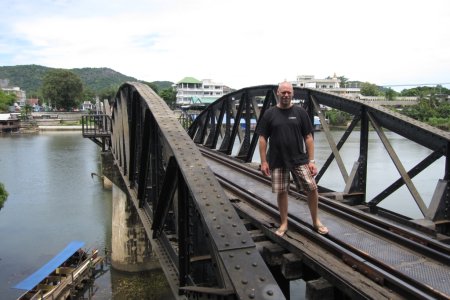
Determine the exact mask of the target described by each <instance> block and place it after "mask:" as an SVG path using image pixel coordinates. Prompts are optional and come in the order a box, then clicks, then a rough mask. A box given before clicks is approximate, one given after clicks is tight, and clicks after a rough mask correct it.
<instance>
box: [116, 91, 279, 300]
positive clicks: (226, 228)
mask: <svg viewBox="0 0 450 300" xmlns="http://www.w3.org/2000/svg"><path fill="white" fill-rule="evenodd" d="M111 120H112V135H111V152H112V154H113V156H114V158H115V161H116V163H117V166H118V168H119V169H120V173H121V174H122V177H123V180H124V181H125V185H126V187H127V190H128V191H127V192H128V194H129V196H130V198H131V199H132V200H133V201H134V203H135V205H136V207H137V209H138V213H139V215H140V217H141V219H142V220H143V222H144V227H146V230H147V234H148V235H149V236H153V238H154V239H152V243H154V246H155V248H157V249H172V250H168V251H166V252H165V253H160V254H161V256H163V259H164V260H168V261H170V263H169V264H170V265H171V266H172V269H171V270H170V271H173V272H174V273H175V274H176V275H177V276H176V277H175V280H172V279H173V277H168V278H170V279H169V280H168V281H169V283H170V284H171V285H172V288H173V289H174V288H175V289H178V290H179V293H182V294H183V293H184V294H185V295H195V296H196V297H199V296H202V297H205V295H206V296H208V297H209V296H214V297H216V298H220V299H227V297H231V298H238V299H274V300H275V299H284V296H283V294H282V292H281V290H280V288H279V287H278V285H277V284H276V282H275V280H274V278H273V277H272V274H271V273H270V271H269V270H268V268H267V266H266V265H265V263H264V261H263V259H262V257H261V256H260V254H259V252H258V250H257V249H256V246H255V244H254V242H253V240H252V238H251V237H250V235H249V233H248V232H247V230H246V229H245V227H244V225H243V224H242V221H241V220H240V218H239V216H238V215H237V213H236V211H235V209H234V208H233V207H232V205H231V204H230V202H229V201H228V197H227V196H226V195H225V192H224V191H223V189H222V187H221V186H220V185H219V183H218V181H217V180H216V178H215V176H214V174H213V173H212V171H211V170H210V168H209V167H208V165H207V164H206V162H205V160H204V158H203V157H202V155H201V154H200V152H199V150H198V148H197V146H196V145H195V143H194V142H193V141H192V140H191V138H190V137H189V136H188V134H187V133H186V131H185V130H184V129H183V128H182V127H181V125H180V123H179V121H178V119H177V117H176V116H175V115H174V113H173V112H172V111H171V110H170V109H169V107H168V106H167V105H166V103H165V102H164V101H163V100H162V99H161V98H160V97H159V96H158V95H157V94H156V93H155V92H154V91H153V90H151V89H150V88H149V87H148V86H147V85H144V84H141V83H126V84H123V85H122V86H121V87H120V89H119V91H118V93H117V96H116V99H115V103H114V105H113V107H112V117H111ZM150 224H151V229H150ZM163 229H164V230H163ZM151 231H152V233H151ZM170 235H173V236H176V238H175V239H171V238H170ZM174 240H176V241H177V242H176V243H177V244H176V245H173V241H174ZM158 251H160V250H158ZM160 259H161V257H160ZM231 298H230V299H231Z"/></svg>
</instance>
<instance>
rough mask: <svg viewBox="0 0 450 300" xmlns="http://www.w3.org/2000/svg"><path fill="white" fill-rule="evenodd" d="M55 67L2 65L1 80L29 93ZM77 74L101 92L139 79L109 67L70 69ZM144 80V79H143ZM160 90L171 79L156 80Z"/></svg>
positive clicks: (96, 90) (89, 87)
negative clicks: (5, 80)
mask: <svg viewBox="0 0 450 300" xmlns="http://www.w3.org/2000/svg"><path fill="white" fill-rule="evenodd" d="M52 69H54V68H49V67H44V66H39V65H19V66H3V67H2V66H0V80H4V79H7V80H9V86H10V87H12V86H18V87H20V88H21V89H22V90H25V91H26V92H27V94H28V95H30V94H31V93H36V92H38V91H39V89H40V87H41V85H42V79H43V78H44V76H45V74H46V73H47V72H48V71H49V70H52ZM68 70H70V71H72V72H74V73H75V74H77V75H78V76H79V77H80V79H81V81H82V82H83V85H84V88H86V89H89V90H92V91H94V92H95V93H100V92H101V91H103V90H107V89H117V88H118V87H119V86H120V85H121V84H123V83H124V82H127V81H139V80H137V79H136V78H134V77H130V76H126V75H123V74H121V73H119V72H116V71H114V70H112V69H109V68H81V69H68ZM141 82H142V81H141ZM150 83H151V84H154V85H155V86H156V87H157V88H158V90H160V91H161V90H164V89H167V88H169V87H171V86H172V84H173V83H172V82H170V81H155V82H150Z"/></svg>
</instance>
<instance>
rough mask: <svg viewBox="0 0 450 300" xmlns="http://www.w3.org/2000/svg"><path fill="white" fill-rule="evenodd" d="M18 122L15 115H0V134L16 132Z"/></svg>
mask: <svg viewBox="0 0 450 300" xmlns="http://www.w3.org/2000/svg"><path fill="white" fill-rule="evenodd" d="M19 127H20V120H19V119H18V118H17V114H0V133H2V132H18V131H19Z"/></svg>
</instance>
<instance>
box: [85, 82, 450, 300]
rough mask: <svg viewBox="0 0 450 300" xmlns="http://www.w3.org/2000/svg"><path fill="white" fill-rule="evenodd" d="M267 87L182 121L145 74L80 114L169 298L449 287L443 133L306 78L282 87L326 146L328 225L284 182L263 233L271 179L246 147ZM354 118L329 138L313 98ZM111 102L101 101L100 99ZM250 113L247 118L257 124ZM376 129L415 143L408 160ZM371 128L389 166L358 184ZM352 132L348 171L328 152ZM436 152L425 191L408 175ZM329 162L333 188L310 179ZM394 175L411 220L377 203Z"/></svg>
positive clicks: (392, 292)
mask: <svg viewBox="0 0 450 300" xmlns="http://www.w3.org/2000/svg"><path fill="white" fill-rule="evenodd" d="M276 88H277V87H276V86H274V85H264V86H255V87H249V88H244V89H241V90H238V91H235V92H233V93H230V94H227V95H225V96H223V97H222V98H220V99H218V100H217V101H216V102H214V103H213V104H211V105H209V106H208V107H207V108H206V109H205V110H204V111H202V112H201V114H200V115H198V117H197V118H196V119H195V120H194V121H193V123H192V124H191V125H190V127H189V129H188V130H187V131H186V130H185V129H184V128H183V127H182V126H181V124H180V122H179V120H178V118H177V116H176V115H175V114H174V113H173V111H172V110H170V109H169V107H168V106H167V105H166V104H165V102H164V101H163V100H162V99H161V98H160V97H159V96H158V95H157V94H156V93H155V92H154V91H153V90H151V89H150V88H149V87H148V86H146V85H144V84H141V83H126V84H123V85H122V86H121V87H120V89H119V91H118V93H117V95H116V99H115V102H114V104H113V105H112V108H111V110H110V111H108V112H107V113H106V114H105V115H91V116H85V117H83V124H84V125H83V136H84V137H86V138H90V139H91V140H93V141H94V142H96V143H97V144H98V145H100V146H102V149H103V151H104V152H105V153H110V154H111V155H112V157H113V160H114V164H115V166H116V168H117V173H118V174H120V176H119V177H120V180H121V181H122V184H120V185H121V186H122V187H123V189H124V190H125V192H126V193H127V194H128V197H129V198H130V199H131V201H132V202H133V203H134V205H135V207H136V210H137V212H138V214H139V216H140V219H141V221H142V223H143V224H144V227H145V229H146V232H147V235H148V237H149V239H150V242H151V244H152V246H153V249H154V251H155V253H156V254H157V256H158V258H159V261H160V263H161V266H162V268H163V270H164V272H165V274H166V277H167V279H168V282H169V283H170V285H171V287H172V290H173V291H174V295H175V297H176V298H180V299H186V298H187V299H277V300H278V299H296V298H301V297H299V296H298V295H290V289H289V284H290V282H291V281H292V280H297V279H302V280H303V281H305V282H306V293H307V295H308V297H309V298H310V299H318V298H322V299H436V298H437V299H450V284H449V282H450V246H449V244H450V192H449V189H450V188H449V184H448V181H449V170H450V161H449V156H450V134H449V133H448V132H444V131H441V130H439V129H436V128H433V127H430V126H427V125H425V124H422V123H419V122H417V121H414V120H412V119H410V118H407V117H404V116H402V115H400V114H398V113H395V112H393V111H391V110H388V109H386V108H383V107H381V106H376V105H371V104H368V103H365V102H362V101H357V100H350V99H347V98H341V97H339V96H336V95H333V94H329V93H325V92H321V91H317V90H313V89H307V88H295V91H294V98H295V99H296V100H298V102H299V104H298V105H302V106H303V107H304V108H305V109H306V111H307V112H308V114H309V116H310V118H311V121H313V120H314V116H315V115H317V116H318V117H319V118H320V120H321V123H322V125H323V132H324V134H325V135H326V137H327V141H328V144H329V147H330V155H329V157H328V158H327V159H326V161H325V162H324V163H323V164H322V165H321V167H320V170H319V174H318V175H317V177H316V178H317V181H318V184H319V186H320V189H319V193H320V204H319V205H320V215H321V219H322V220H323V222H324V223H325V224H326V225H327V226H328V227H329V229H330V233H329V234H328V235H327V236H320V235H318V234H317V233H315V232H314V230H312V228H311V225H310V223H311V222H310V219H309V211H308V208H307V204H306V202H305V197H304V195H303V194H302V193H299V192H298V191H297V190H296V189H295V187H294V186H292V188H291V191H290V193H289V222H290V223H289V224H290V227H289V231H288V233H287V235H285V236H284V237H283V238H280V237H278V236H276V235H275V234H274V230H275V229H276V228H277V222H278V212H277V207H276V200H275V197H274V195H273V194H272V193H271V188H270V181H269V179H268V178H266V177H263V176H262V175H261V174H260V172H259V171H258V164H257V163H255V162H254V159H253V156H254V154H255V149H257V140H258V136H257V135H256V134H255V133H254V127H255V126H256V127H257V126H258V122H257V120H259V118H260V117H261V115H262V114H264V112H265V111H266V109H267V108H268V107H270V106H272V105H275V104H276ZM325 108H333V109H337V110H340V111H342V112H344V113H346V114H348V115H351V116H352V121H351V122H350V123H349V125H348V127H347V128H346V129H345V132H344V134H343V135H342V137H340V139H339V140H334V138H333V135H332V133H331V131H330V129H329V128H328V125H327V122H326V119H325V116H324V109H325ZM108 110H109V109H108ZM255 121H256V123H255ZM386 131H390V132H394V133H395V134H398V135H400V136H402V137H404V138H407V139H409V140H410V141H412V142H415V143H417V144H419V145H422V146H423V147H424V148H425V149H427V153H428V154H427V155H426V156H425V157H424V158H423V159H421V160H420V161H418V163H417V164H416V165H414V166H413V167H412V168H410V169H407V168H406V167H405V166H404V164H403V163H402V160H401V157H399V155H398V154H397V151H396V149H395V146H394V145H392V143H391V141H390V140H389V138H388V136H387V135H386ZM373 133H376V135H377V137H378V138H379V140H380V141H381V143H382V144H383V145H384V148H385V149H386V154H385V159H386V160H390V161H392V163H393V164H394V165H395V168H396V170H397V171H398V177H397V179H396V180H394V181H393V182H392V183H391V184H390V185H388V186H387V187H386V188H380V191H379V192H378V193H377V195H375V196H374V197H368V196H367V185H368V180H367V177H368V176H367V174H370V172H371V170H370V169H368V164H367V162H368V160H369V159H370V157H369V155H370V153H371V152H370V149H369V134H373ZM351 134H357V135H358V136H359V151H358V153H355V157H354V161H353V162H352V163H353V166H352V168H351V169H350V170H348V169H347V165H348V164H347V165H346V163H345V162H344V161H343V159H342V156H341V153H340V151H342V149H344V148H345V143H346V141H347V139H348V138H349V136H350V135H351ZM436 162H443V166H442V174H439V175H438V176H437V177H436V178H437V179H436V182H435V186H436V187H435V189H434V193H433V196H432V198H431V199H424V197H423V196H422V195H421V193H419V190H420V188H419V187H418V186H417V185H419V184H420V182H415V181H414V180H413V179H414V177H416V176H417V175H418V174H420V173H421V172H422V171H424V170H426V169H427V168H429V167H430V166H431V165H432V164H434V163H436ZM332 164H336V165H337V166H338V169H339V173H340V178H336V180H341V181H343V183H344V184H343V188H342V189H341V190H334V189H332V188H330V187H327V186H326V185H323V184H322V182H321V179H322V178H323V177H324V175H325V174H326V172H327V170H329V169H330V165H332ZM402 187H406V188H407V190H408V191H409V194H410V195H411V201H410V205H415V206H417V207H418V208H419V210H420V212H421V214H422V216H423V217H421V218H418V219H411V218H409V217H406V216H402V215H401V214H399V213H398V212H394V211H388V210H386V209H383V208H381V207H380V206H379V204H380V203H381V202H382V201H383V200H385V199H388V198H389V197H390V196H392V195H393V194H394V193H395V192H396V191H397V190H399V189H400V188H402Z"/></svg>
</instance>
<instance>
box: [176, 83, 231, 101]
mask: <svg viewBox="0 0 450 300" xmlns="http://www.w3.org/2000/svg"><path fill="white" fill-rule="evenodd" d="M174 87H175V89H176V91H177V100H176V105H177V106H178V107H180V106H187V105H192V104H196V105H199V104H200V105H208V104H210V103H212V102H214V101H215V100H217V99H219V98H220V97H222V96H223V95H224V90H226V89H227V87H226V86H224V85H223V84H221V83H217V82H213V81H212V80H211V79H203V80H197V79H195V78H194V77H185V78H183V79H182V80H180V81H179V82H178V83H176V84H175V85H174Z"/></svg>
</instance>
